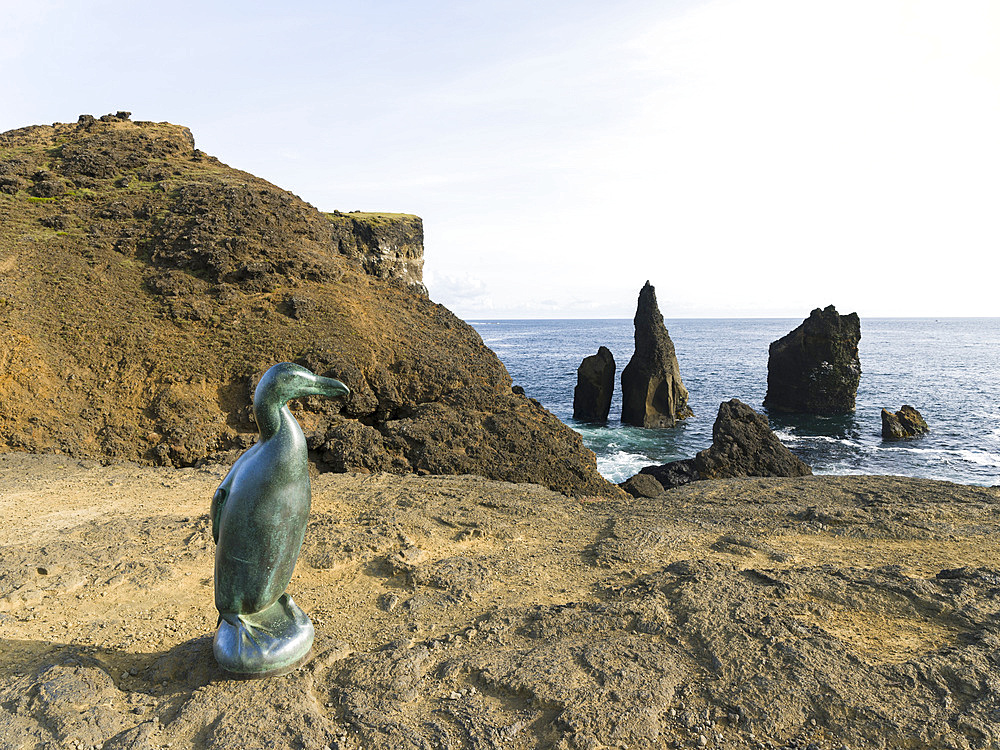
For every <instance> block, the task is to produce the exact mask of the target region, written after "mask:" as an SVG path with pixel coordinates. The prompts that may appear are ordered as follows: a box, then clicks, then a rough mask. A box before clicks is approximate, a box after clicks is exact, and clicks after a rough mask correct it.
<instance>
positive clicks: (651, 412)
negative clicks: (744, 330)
mask: <svg viewBox="0 0 1000 750" xmlns="http://www.w3.org/2000/svg"><path fill="white" fill-rule="evenodd" d="M687 398H688V392H687V388H685V387H684V383H683V382H682V381H681V373H680V369H679V368H678V366H677V355H676V353H675V352H674V342H673V341H671V340H670V335H669V334H668V333H667V327H666V326H665V325H664V324H663V315H661V314H660V308H659V307H658V306H657V304H656V290H655V289H654V288H653V287H652V286H651V285H650V283H649V282H648V281H647V282H646V285H645V286H644V287H643V288H642V290H641V291H640V292H639V303H638V305H637V307H636V311H635V354H633V355H632V359H631V360H629V363H628V364H627V365H626V366H625V369H624V370H623V371H622V422H624V423H625V424H631V425H635V426H637V427H673V426H674V425H675V424H677V420H679V419H684V418H685V417H689V416H691V413H692V412H691V409H690V408H689V407H688V405H687Z"/></svg>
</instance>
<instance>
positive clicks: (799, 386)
mask: <svg viewBox="0 0 1000 750" xmlns="http://www.w3.org/2000/svg"><path fill="white" fill-rule="evenodd" d="M860 341H861V320H860V319H859V318H858V314H857V313H850V314H849V315H840V314H839V313H838V312H837V310H836V308H834V306H833V305H830V306H829V307H827V308H826V309H825V310H820V309H819V308H818V307H817V308H816V309H815V310H813V311H812V313H810V315H809V317H808V318H806V320H805V321H803V323H802V325H800V326H799V327H798V328H796V329H795V330H794V331H792V332H791V333H789V334H787V335H786V336H783V337H782V338H780V339H778V340H777V341H775V342H773V343H772V344H771V347H770V349H769V352H768V359H767V395H766V396H765V397H764V406H766V407H767V408H768V409H772V410H774V411H783V412H796V413H800V414H821V415H831V414H847V413H849V412H852V411H854V399H855V396H856V395H857V392H858V382H859V381H860V379H861V360H860V359H859V358H858V342H860Z"/></svg>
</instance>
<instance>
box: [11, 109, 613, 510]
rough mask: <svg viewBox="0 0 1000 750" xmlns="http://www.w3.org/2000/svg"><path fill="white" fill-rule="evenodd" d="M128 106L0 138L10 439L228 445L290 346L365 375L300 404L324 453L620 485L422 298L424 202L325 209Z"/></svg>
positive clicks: (358, 462) (197, 448)
mask: <svg viewBox="0 0 1000 750" xmlns="http://www.w3.org/2000/svg"><path fill="white" fill-rule="evenodd" d="M120 114H122V115H123V116H121V117H120V116H117V115H109V116H105V117H102V118H100V119H96V118H93V117H82V118H81V119H80V121H79V122H77V123H73V124H56V125H53V126H35V127H29V128H21V129H19V130H13V131H9V132H6V133H2V134H0V176H2V177H3V180H4V181H3V183H2V187H3V189H2V190H0V363H2V364H3V370H4V376H3V377H0V450H15V451H31V452H57V453H65V454H70V455H73V456H89V457H101V458H115V459H128V460H134V461H146V462H152V463H157V464H161V465H168V466H190V465H193V464H195V463H196V462H198V461H200V460H202V459H204V458H206V457H212V456H216V457H219V456H227V455H228V457H229V458H231V457H232V455H229V454H230V453H231V452H235V451H241V450H243V449H245V448H246V447H248V446H249V445H250V444H252V442H253V441H254V440H255V439H256V435H257V430H256V428H255V426H254V424H253V421H252V409H251V408H250V402H251V395H252V393H253V389H254V386H255V385H256V382H257V379H258V378H259V377H260V376H261V375H262V374H263V372H264V371H265V370H266V369H267V368H268V367H270V366H271V365H272V364H274V363H275V362H280V361H292V362H296V363H298V364H301V365H303V366H305V367H307V368H309V369H310V370H312V371H313V372H316V373H318V374H322V375H326V376H329V377H335V378H337V379H339V380H341V381H343V382H344V383H346V384H347V385H348V386H349V387H350V388H351V391H352V394H351V396H350V398H349V399H347V400H346V402H344V403H338V402H331V401H328V400H322V399H307V400H303V401H299V402H293V404H292V409H293V410H294V411H295V414H296V416H297V418H298V419H299V421H300V423H301V424H302V427H303V430H304V431H305V433H306V436H307V438H308V439H309V442H310V445H311V447H312V448H313V449H314V451H315V453H314V458H316V459H317V460H318V461H319V463H320V466H321V467H322V468H327V469H337V470H341V471H350V470H357V471H376V470H387V471H392V472H399V473H405V472H411V471H423V472H429V471H438V472H452V471H455V472H471V473H475V474H481V475H484V476H497V477H498V478H499V477H501V476H502V477H503V478H504V479H507V480H510V481H518V482H539V483H541V484H543V485H545V486H549V487H553V488H554V487H560V488H562V490H563V491H566V492H571V493H578V494H597V495H611V496H619V495H620V494H621V493H620V491H619V490H618V489H617V488H616V487H615V486H614V485H612V484H611V483H609V482H607V481H606V480H604V479H603V478H602V477H601V476H600V475H599V473H598V472H597V465H596V461H595V459H594V455H593V453H591V452H590V451H588V450H587V449H586V448H584V447H583V445H582V443H581V442H580V440H579V436H578V435H576V433H574V432H573V431H572V430H570V429H569V428H568V427H566V426H565V425H563V424H562V423H560V422H559V420H557V419H556V418H555V417H554V416H552V415H551V414H549V413H548V412H547V411H545V410H544V409H542V408H541V407H540V406H539V405H538V404H537V403H535V402H532V401H531V400H530V399H528V398H526V397H524V396H523V395H517V394H515V393H512V390H511V381H510V376H509V375H508V373H507V371H506V369H505V368H504V366H503V364H502V363H501V362H500V361H499V360H498V359H497V357H496V356H495V355H494V354H493V352H491V351H490V350H489V349H488V348H487V347H486V346H484V345H483V342H482V339H481V338H480V337H479V335H478V334H477V333H476V332H475V330H473V329H472V328H471V327H470V326H468V325H466V324H465V323H464V322H462V321H461V320H459V319H458V318H456V317H455V316H454V315H453V314H452V313H451V312H449V311H448V310H447V309H445V308H444V307H442V306H440V305H436V304H434V303H433V302H431V301H430V300H429V299H427V297H426V294H425V293H424V290H423V287H422V285H421V284H420V278H419V266H420V260H421V259H422V249H421V248H422V245H421V236H422V230H421V227H420V221H419V219H417V218H416V217H409V218H406V217H401V215H382V214H344V215H341V216H340V217H336V216H334V217H330V216H326V215H324V214H322V213H320V212H319V211H317V210H316V209H315V208H313V207H312V206H310V205H309V204H307V203H305V202H303V201H302V200H300V199H299V198H297V197H296V196H294V195H292V194H291V193H288V192H286V191H284V190H281V189H279V188H277V187H275V186H274V185H272V184H270V183H268V182H266V181H264V180H261V179H259V178H257V177H255V176H253V175H250V174H247V173H246V172H240V171H237V170H235V169H232V168H230V167H228V166H226V165H224V164H222V163H220V162H219V161H218V160H217V159H215V158H213V157H211V156H208V155H207V154H204V153H202V152H201V151H199V150H197V149H196V148H195V146H194V138H193V137H192V135H191V133H190V131H189V130H188V129H187V128H183V127H179V126H176V125H171V124H169V123H152V122H133V121H130V120H129V119H128V118H127V117H126V116H124V115H126V114H127V113H120ZM376 256H377V257H376ZM531 456H536V457H538V458H537V460H530V457H531ZM324 457H326V461H325V463H324Z"/></svg>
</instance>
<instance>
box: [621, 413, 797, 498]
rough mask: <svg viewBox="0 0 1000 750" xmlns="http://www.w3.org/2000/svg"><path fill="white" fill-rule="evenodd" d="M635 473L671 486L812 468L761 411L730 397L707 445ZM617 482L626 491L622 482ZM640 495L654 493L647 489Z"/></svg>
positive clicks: (784, 474)
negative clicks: (690, 456) (684, 457)
mask: <svg viewBox="0 0 1000 750" xmlns="http://www.w3.org/2000/svg"><path fill="white" fill-rule="evenodd" d="M639 473H640V474H642V475H648V476H649V477H650V478H652V479H655V480H656V481H657V482H659V484H660V485H661V486H662V487H663V488H664V489H671V488H673V487H679V486H680V485H682V484H687V483H688V482H693V481H696V480H698V479H729V478H734V477H804V476H809V475H811V474H812V469H810V468H809V466H807V465H806V464H805V463H804V462H803V461H802V460H801V459H799V458H798V457H797V456H796V455H795V454H793V453H792V452H791V451H790V450H788V448H786V447H785V446H784V445H782V443H781V441H780V440H778V438H777V436H776V435H775V434H774V432H772V430H771V427H770V425H768V423H767V418H766V417H765V416H764V415H762V414H758V413H757V412H756V411H754V410H753V409H751V408H750V407H749V406H747V405H746V404H744V403H743V402H742V401H740V400H739V399H735V398H734V399H731V400H730V401H725V402H723V403H722V404H721V405H720V406H719V414H718V416H717V417H716V418H715V424H714V425H713V427H712V445H711V446H710V447H708V448H706V449H705V450H703V451H699V452H698V455H696V456H695V457H694V458H686V459H683V460H680V461H671V462H670V463H667V464H663V465H662V466H646V467H644V468H643V469H641V470H640V472H639ZM635 478H636V477H633V478H632V479H635ZM629 481H631V480H629ZM621 486H622V489H624V490H625V491H626V492H630V490H629V488H628V487H625V485H624V484H622V485H621ZM630 494H632V493H631V492H630ZM643 496H644V497H655V496H656V494H655V493H652V494H650V493H648V492H647V493H645V494H644V495H643Z"/></svg>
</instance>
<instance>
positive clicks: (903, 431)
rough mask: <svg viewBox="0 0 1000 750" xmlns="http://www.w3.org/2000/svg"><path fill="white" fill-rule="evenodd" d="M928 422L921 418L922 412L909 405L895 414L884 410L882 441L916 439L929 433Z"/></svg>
mask: <svg viewBox="0 0 1000 750" xmlns="http://www.w3.org/2000/svg"><path fill="white" fill-rule="evenodd" d="M929 431H930V428H929V427H928V426H927V422H925V421H924V418H923V417H922V416H920V412H919V411H917V410H916V409H914V408H913V407H912V406H909V405H908V404H903V407H902V408H901V409H900V410H899V411H897V412H896V413H895V414H893V413H892V412H891V411H889V410H888V409H883V410H882V439H883V440H902V439H904V438H911V437H916V436H917V435H923V434H924V433H925V432H929Z"/></svg>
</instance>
